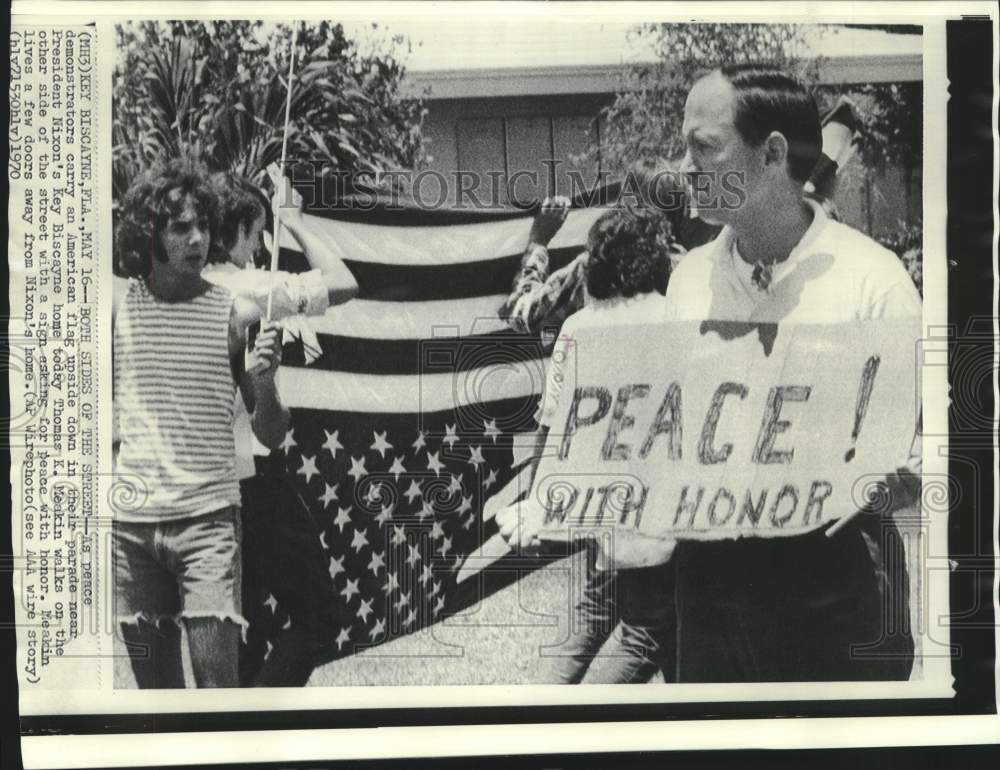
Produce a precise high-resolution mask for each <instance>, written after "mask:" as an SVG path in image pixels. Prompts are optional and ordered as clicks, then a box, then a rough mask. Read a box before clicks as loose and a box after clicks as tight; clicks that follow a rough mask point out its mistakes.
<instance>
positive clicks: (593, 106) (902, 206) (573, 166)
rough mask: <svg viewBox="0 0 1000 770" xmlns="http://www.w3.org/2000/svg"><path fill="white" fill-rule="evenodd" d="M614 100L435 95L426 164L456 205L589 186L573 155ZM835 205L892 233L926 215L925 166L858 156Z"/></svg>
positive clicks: (594, 135)
mask: <svg viewBox="0 0 1000 770" xmlns="http://www.w3.org/2000/svg"><path fill="white" fill-rule="evenodd" d="M613 99H614V94H612V93H605V94H568V95H567V94H560V95H551V96H514V97H511V96H502V97H500V96H498V97H488V98H462V99H432V100H430V101H429V103H428V113H427V116H426V118H425V120H424V127H423V134H424V139H425V141H426V143H427V151H428V154H429V156H430V157H429V162H428V164H427V168H428V170H429V171H432V172H436V173H437V174H440V175H442V177H443V180H444V187H443V190H444V191H446V192H447V196H446V200H447V202H448V203H451V204H453V205H454V204H456V203H458V202H459V199H460V198H461V202H462V203H463V205H477V203H481V204H483V205H498V204H499V205H506V204H510V203H514V204H519V205H527V204H530V203H531V202H532V201H534V200H537V199H541V198H544V197H545V196H546V195H552V194H561V195H563V194H565V195H571V194H572V193H573V191H574V190H573V187H574V185H576V186H578V184H577V183H578V182H579V181H580V180H582V181H583V183H584V184H586V185H591V184H593V183H594V182H595V181H596V180H597V178H598V174H599V173H600V170H601V169H600V159H599V158H597V159H595V160H593V161H590V162H586V163H582V164H577V163H573V162H572V160H571V156H574V155H579V154H581V153H583V152H584V151H585V150H586V149H587V148H588V147H589V146H590V144H591V143H592V142H593V141H595V140H596V139H598V138H599V132H600V126H599V125H598V122H597V116H598V114H599V113H600V110H601V108H602V107H604V106H606V105H608V104H610V103H611V102H612V101H613ZM553 161H556V163H553ZM573 171H575V172H576V173H577V174H578V176H576V177H573V176H571V172H573ZM459 172H464V174H465V176H464V177H463V178H461V179H459V178H458V176H457V174H458V173H459ZM605 173H606V172H605ZM491 174H492V175H493V176H492V177H491V176H490V175H491ZM439 184H440V183H439V181H438V180H437V179H435V180H430V179H428V180H427V181H426V183H423V184H422V185H421V188H422V190H423V194H424V197H425V198H427V199H436V197H437V195H438V189H439ZM460 187H464V192H462V191H460ZM836 202H837V206H838V208H839V210H840V212H841V216H842V217H843V219H844V221H846V222H847V223H848V224H851V225H852V226H854V227H857V228H858V229H860V230H864V231H865V232H869V233H871V234H873V235H874V236H876V237H877V236H881V235H886V234H888V233H890V232H892V231H894V230H896V229H898V227H899V226H900V224H901V223H905V224H914V223H915V222H917V221H919V220H920V218H921V211H922V184H921V174H920V169H915V170H907V169H903V168H899V167H889V168H886V169H883V170H881V171H879V172H878V173H876V174H875V175H874V178H873V179H872V178H868V177H867V176H866V175H865V174H864V172H863V169H862V167H861V164H860V162H859V161H858V160H857V158H856V157H855V159H853V160H852V161H851V162H850V163H849V164H848V167H847V169H846V170H845V171H844V172H843V174H842V175H841V178H840V182H839V185H838V190H837V196H836Z"/></svg>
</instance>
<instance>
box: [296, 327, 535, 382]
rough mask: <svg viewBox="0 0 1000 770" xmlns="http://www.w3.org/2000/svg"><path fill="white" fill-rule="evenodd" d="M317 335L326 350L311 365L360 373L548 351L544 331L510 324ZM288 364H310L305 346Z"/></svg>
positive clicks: (487, 361)
mask: <svg viewBox="0 0 1000 770" xmlns="http://www.w3.org/2000/svg"><path fill="white" fill-rule="evenodd" d="M317 340H318V341H319V345H320V350H321V351H322V354H321V355H320V357H319V358H318V359H317V360H316V361H313V362H312V363H310V364H309V368H310V369H313V370H317V369H321V370H325V371H337V372H351V373H357V374H376V375H389V374H391V375H403V374H412V375H420V376H426V375H428V374H438V373H448V372H453V373H454V372H467V371H469V370H471V369H478V368H482V367H486V366H491V365H498V364H499V365H506V364H513V363H520V362H523V361H534V360H537V359H542V358H545V357H546V356H547V352H546V350H545V347H544V346H543V344H542V342H541V340H540V339H539V338H538V337H527V336H525V335H522V334H517V333H516V332H513V331H510V330H509V329H504V330H501V331H497V332H494V333H492V334H483V335H476V336H474V337H473V336H466V337H434V338H430V339H420V340H373V339H364V338H361V337H346V336H343V335H333V334H319V335H317ZM282 365H283V366H304V365H305V359H304V356H303V354H302V351H301V349H300V348H299V346H291V347H290V348H289V349H288V350H286V353H285V355H284V357H283V358H282Z"/></svg>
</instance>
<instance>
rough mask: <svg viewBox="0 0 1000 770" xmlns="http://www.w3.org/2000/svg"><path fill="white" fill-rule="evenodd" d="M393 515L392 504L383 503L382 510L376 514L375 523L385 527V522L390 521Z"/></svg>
mask: <svg viewBox="0 0 1000 770" xmlns="http://www.w3.org/2000/svg"><path fill="white" fill-rule="evenodd" d="M391 516H392V506H391V505H383V506H382V510H381V511H379V512H378V513H377V514H376V515H375V523H376V524H378V525H379V526H380V527H384V526H385V523H386V522H387V521H389V519H390V517H391Z"/></svg>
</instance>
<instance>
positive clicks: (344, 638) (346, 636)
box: [335, 626, 351, 652]
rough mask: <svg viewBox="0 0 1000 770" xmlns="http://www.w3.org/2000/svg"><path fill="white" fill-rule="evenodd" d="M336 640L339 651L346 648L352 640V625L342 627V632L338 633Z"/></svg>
mask: <svg viewBox="0 0 1000 770" xmlns="http://www.w3.org/2000/svg"><path fill="white" fill-rule="evenodd" d="M335 641H336V642H337V652H340V651H341V650H342V649H343V648H344V645H345V644H346V643H347V642H349V641H351V632H350V626H348V627H347V628H342V629H340V633H339V634H337V638H336V640H335Z"/></svg>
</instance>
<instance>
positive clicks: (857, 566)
mask: <svg viewBox="0 0 1000 770" xmlns="http://www.w3.org/2000/svg"><path fill="white" fill-rule="evenodd" d="M683 131H684V137H685V141H686V144H687V152H686V155H685V158H684V162H683V165H682V171H684V172H685V173H687V174H689V178H690V180H691V186H692V195H693V197H694V199H695V202H696V205H697V208H698V212H699V215H700V216H702V217H703V218H705V219H707V220H708V221H710V222H714V223H717V224H721V225H724V226H725V227H724V229H723V231H722V232H721V233H720V234H719V236H718V237H717V238H716V239H715V240H714V241H712V242H711V243H709V244H706V245H705V246H701V247H699V248H696V249H694V250H692V251H691V252H689V253H688V255H687V256H686V257H685V258H684V259H683V260H682V261H681V263H680V265H679V266H678V267H677V268H676V270H675V271H674V274H673V276H672V277H671V280H670V284H669V286H668V289H667V295H666V300H665V317H666V318H667V319H672V320H696V319H700V320H717V321H744V322H761V323H838V322H846V321H855V320H872V319H881V318H901V317H917V318H919V317H920V316H921V303H920V297H919V295H918V293H917V291H916V289H915V287H914V286H913V283H912V281H911V280H910V278H909V276H908V274H907V273H906V271H905V269H904V268H903V267H902V265H901V264H900V263H899V260H898V259H897V258H896V257H895V255H893V254H892V253H891V252H889V251H888V250H886V249H884V248H882V247H881V246H879V245H878V244H876V243H875V242H874V241H872V240H871V239H870V238H868V237H867V236H865V235H863V234H862V233H860V232H857V231H856V230H853V229H851V228H850V227H848V226H846V225H843V224H840V223H838V222H834V221H832V220H831V219H829V218H828V217H827V216H826V215H825V213H824V212H823V209H822V208H821V207H820V206H818V205H816V204H814V203H810V202H808V201H807V200H806V199H805V198H804V197H803V184H804V183H805V182H806V180H807V179H808V177H809V174H810V172H811V170H812V168H813V166H814V165H815V162H816V160H817V158H819V155H820V147H821V143H822V137H821V133H820V122H819V117H818V115H817V112H816V106H815V103H814V102H813V100H812V97H811V96H810V95H809V93H808V92H807V91H806V90H805V89H804V88H803V87H802V86H801V85H800V84H799V83H797V82H796V81H794V80H793V79H792V78H790V77H788V76H787V75H785V74H783V73H781V72H778V71H775V70H773V69H766V68H762V67H756V66H740V67H723V68H722V69H721V70H716V71H714V72H712V73H710V74H708V75H706V76H705V77H703V78H702V79H700V80H699V81H698V82H697V83H695V85H694V86H693V88H692V89H691V93H690V94H689V96H688V100H687V104H686V105H685V110H684V126H683ZM913 470H914V471H915V472H916V474H917V475H916V476H915V478H919V468H918V467H917V468H914V469H913ZM911 478H912V477H911ZM897 489H898V488H897ZM845 513H850V512H845ZM872 519H876V517H873V516H859V517H857V518H855V519H854V520H852V521H851V522H850V523H848V524H846V525H845V526H843V527H842V528H841V529H840V531H838V532H836V533H835V534H831V533H829V532H828V531H826V530H825V529H824V530H819V531H816V532H813V533H810V534H806V535H798V536H792V537H784V538H775V539H764V538H746V539H743V540H737V541H728V542H690V541H688V542H681V543H679V544H677V545H676V548H675V549H674V548H673V546H672V545H671V544H669V542H667V541H664V548H663V554H662V558H664V559H667V558H670V551H671V550H673V559H674V561H675V566H676V575H677V588H676V600H677V608H678V632H677V642H678V650H677V655H678V661H677V673H678V681H681V682H685V681H698V682H703V681H797V680H798V681H810V680H862V679H897V678H906V677H907V676H908V674H909V671H910V668H911V666H912V654H913V646H912V639H911V638H910V636H909V633H908V631H907V632H905V633H903V634H902V635H899V634H897V635H896V636H895V637H893V638H886V632H885V621H884V616H885V614H886V605H885V599H886V597H890V595H891V594H893V591H894V590H896V589H898V590H899V591H900V593H902V594H903V595H904V596H905V589H902V588H900V587H899V586H892V585H890V583H891V581H889V580H887V579H886V578H885V576H884V574H882V573H881V570H880V569H879V566H880V565H881V563H882V562H883V559H884V554H883V549H882V546H883V545H884V543H885V542H886V538H885V536H884V533H885V531H886V529H887V528H889V527H891V526H892V525H891V522H890V521H879V520H877V519H876V520H874V521H872ZM866 530H867V536H866V534H865V531H866ZM889 540H890V541H891V538H889ZM897 566H898V565H897ZM890 598H891V597H890ZM897 598H898V597H897ZM890 609H891V608H890ZM893 611H898V608H897V609H894V610H893ZM862 647H868V648H869V649H868V652H867V654H865V653H864V652H863V651H862V650H861V648H862ZM873 647H877V648H878V652H877V653H873V652H872V648H873Z"/></svg>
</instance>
